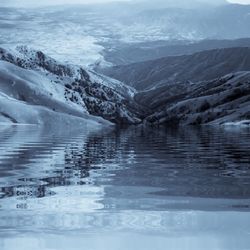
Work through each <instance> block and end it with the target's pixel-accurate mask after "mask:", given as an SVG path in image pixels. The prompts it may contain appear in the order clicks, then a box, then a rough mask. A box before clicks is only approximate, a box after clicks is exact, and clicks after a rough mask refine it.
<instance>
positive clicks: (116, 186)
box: [0, 126, 250, 250]
mask: <svg viewBox="0 0 250 250" xmlns="http://www.w3.org/2000/svg"><path fill="white" fill-rule="evenodd" d="M249 246H250V129H247V128H245V129H237V128H214V127H204V128H192V127H187V128H179V129H174V128H166V129H143V128H127V129H103V130H93V129H92V128H88V127H86V128H81V129H78V130H73V129H72V130H69V129H68V128H67V129H65V130H64V131H62V130H57V129H56V128H55V129H51V128H50V129H46V128H39V127H36V126H16V127H6V126H2V127H0V249H1V250H14V249H15V250H29V249H32V250H59V249H60V250H80V249H81V250H82V249H84V250H85V249H86V250H166V249H168V250H201V249H202V250H206V249H207V250H249Z"/></svg>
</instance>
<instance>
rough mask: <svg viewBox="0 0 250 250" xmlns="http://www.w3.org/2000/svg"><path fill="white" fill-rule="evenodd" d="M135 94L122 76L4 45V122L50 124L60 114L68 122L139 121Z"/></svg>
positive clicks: (0, 63)
mask: <svg viewBox="0 0 250 250" xmlns="http://www.w3.org/2000/svg"><path fill="white" fill-rule="evenodd" d="M134 93H135V90H134V89H133V88H131V87H128V86H126V85H124V84H122V83H121V82H119V81H116V80H112V79H110V78H108V77H104V76H101V75H99V74H97V73H94V72H91V71H87V70H85V69H83V68H82V67H80V66H74V65H66V64H62V63H59V62H58V61H56V60H54V59H52V58H50V57H48V56H46V55H45V54H44V53H43V52H41V51H35V50H32V49H28V48H27V47H26V46H19V47H16V48H15V49H5V48H1V49H0V99H1V108H0V117H1V118H0V119H1V122H11V123H28V124H44V123H48V122H50V123H51V122H53V121H54V120H56V122H58V119H59V117H60V119H59V120H60V122H66V123H71V122H74V121H73V120H76V121H75V122H79V121H81V122H84V121H87V120H88V121H92V122H93V123H102V124H106V125H107V124H109V122H108V120H109V121H111V122H115V123H126V124H129V123H138V122H140V119H139V118H137V115H136V114H135V112H134V105H132V104H131V103H132V102H133V99H132V97H133V95H134ZM68 117H70V119H69V118H68ZM73 117H74V119H73ZM101 117H102V118H101ZM71 118H72V119H71ZM104 119H105V120H104Z"/></svg>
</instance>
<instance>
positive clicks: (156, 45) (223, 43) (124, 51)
mask: <svg viewBox="0 0 250 250" xmlns="http://www.w3.org/2000/svg"><path fill="white" fill-rule="evenodd" d="M102 45H103V46H104V47H105V50H104V51H103V52H102V55H103V56H104V58H105V60H106V61H108V62H111V63H112V64H113V65H126V64H132V63H136V62H144V61H149V60H154V59H159V58H163V57H167V56H179V55H190V54H194V53H196V52H201V51H204V50H213V49H222V48H235V47H250V38H241V39H236V40H202V41H186V40H181V41H180V40H171V41H154V42H152V41H149V42H142V43H114V44H110V45H109V44H105V43H103V44H102Z"/></svg>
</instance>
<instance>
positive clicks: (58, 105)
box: [0, 61, 111, 126]
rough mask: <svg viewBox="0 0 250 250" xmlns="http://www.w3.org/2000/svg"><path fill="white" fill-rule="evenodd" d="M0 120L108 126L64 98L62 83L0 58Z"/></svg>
mask: <svg viewBox="0 0 250 250" xmlns="http://www.w3.org/2000/svg"><path fill="white" fill-rule="evenodd" d="M0 123H2V124H38V125H48V126H52V125H55V126H58V125H68V126H75V125H77V126H81V125H86V124H89V125H91V126H100V125H111V123H110V122H108V121H106V120H104V119H102V118H99V117H95V116H92V115H90V114H88V111H87V110H86V108H84V103H82V104H81V103H80V104H76V103H74V102H71V101H70V100H66V99H65V98H64V86H63V85H60V84H56V83H55V82H54V81H51V80H50V78H48V77H45V76H44V74H43V73H42V72H38V71H37V72H36V71H32V70H27V69H23V68H20V67H17V66H15V65H14V64H11V63H8V62H5V61H0Z"/></svg>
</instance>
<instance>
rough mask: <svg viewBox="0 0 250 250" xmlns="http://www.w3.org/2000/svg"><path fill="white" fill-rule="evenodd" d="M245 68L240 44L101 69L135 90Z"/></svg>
mask: <svg viewBox="0 0 250 250" xmlns="http://www.w3.org/2000/svg"><path fill="white" fill-rule="evenodd" d="M248 70H250V48H249V47H246V48H244V47H243V48H227V49H216V50H210V51H203V52H199V53H195V54H193V55H184V56H173V57H166V58H161V59H157V60H152V61H147V62H143V63H135V64H130V65H125V66H117V67H112V68H108V69H106V70H105V72H104V73H105V74H107V75H108V76H110V77H113V78H115V79H118V80H121V81H123V82H125V83H126V84H128V85H130V86H133V87H134V88H136V89H137V90H148V89H151V88H156V87H160V86H165V85H167V84H169V83H174V82H185V81H187V82H188V81H191V82H198V81H206V80H211V79H215V78H217V77H221V76H223V75H226V74H229V73H234V72H238V71H248Z"/></svg>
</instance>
